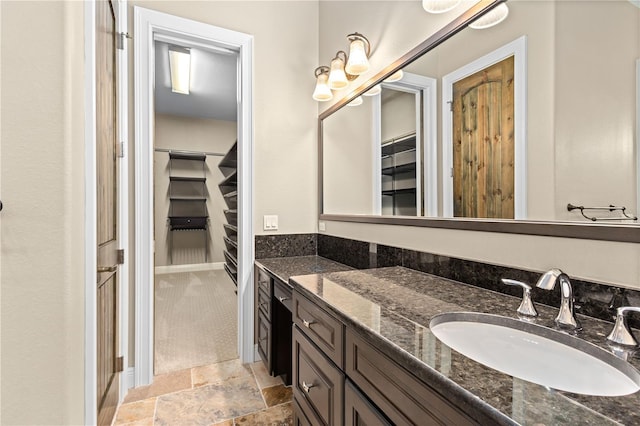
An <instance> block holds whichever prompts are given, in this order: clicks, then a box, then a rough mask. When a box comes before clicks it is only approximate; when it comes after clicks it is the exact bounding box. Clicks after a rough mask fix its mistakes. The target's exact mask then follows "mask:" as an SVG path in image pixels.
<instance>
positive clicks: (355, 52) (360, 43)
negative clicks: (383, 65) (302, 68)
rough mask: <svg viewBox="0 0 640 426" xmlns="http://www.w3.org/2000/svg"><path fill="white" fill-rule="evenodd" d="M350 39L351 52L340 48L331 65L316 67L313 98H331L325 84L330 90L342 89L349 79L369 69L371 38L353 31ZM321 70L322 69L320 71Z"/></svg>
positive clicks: (322, 99) (321, 99) (349, 36)
mask: <svg viewBox="0 0 640 426" xmlns="http://www.w3.org/2000/svg"><path fill="white" fill-rule="evenodd" d="M347 38H348V39H349V42H350V44H349V54H348V55H347V54H346V52H345V51H343V50H339V51H338V53H336V56H335V57H334V58H333V59H332V60H331V64H330V66H329V67H327V66H324V65H323V66H321V67H318V68H316V72H315V75H316V88H315V90H314V92H313V99H315V100H319V101H325V100H329V99H331V98H332V97H333V95H331V97H329V96H328V94H327V93H326V90H325V88H324V85H325V84H326V85H327V87H328V88H329V89H330V90H341V89H344V88H345V87H347V86H348V85H349V81H351V80H355V79H356V78H358V76H359V75H360V74H362V73H365V72H367V71H368V70H369V54H370V53H371V45H370V43H369V40H367V38H366V37H365V36H363V35H362V34H360V33H352V34H349V35H348V36H347ZM319 70H321V71H319Z"/></svg>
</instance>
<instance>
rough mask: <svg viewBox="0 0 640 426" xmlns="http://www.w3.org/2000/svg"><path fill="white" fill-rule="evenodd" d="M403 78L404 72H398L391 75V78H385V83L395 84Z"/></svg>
mask: <svg viewBox="0 0 640 426" xmlns="http://www.w3.org/2000/svg"><path fill="white" fill-rule="evenodd" d="M402 77H404V72H403V71H402V70H398V71H396V72H394V73H393V74H391V75H390V76H389V77H387V78H385V80H384V81H385V83H393V82H395V81H400V80H402Z"/></svg>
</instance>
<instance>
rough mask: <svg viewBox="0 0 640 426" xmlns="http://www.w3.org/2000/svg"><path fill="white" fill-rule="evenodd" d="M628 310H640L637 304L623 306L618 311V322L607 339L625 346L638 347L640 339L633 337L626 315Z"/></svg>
mask: <svg viewBox="0 0 640 426" xmlns="http://www.w3.org/2000/svg"><path fill="white" fill-rule="evenodd" d="M628 312H640V308H638V307H636V306H622V307H620V308H618V309H617V311H616V323H615V325H614V326H613V330H611V333H609V335H608V336H607V340H609V341H611V342H613V343H617V344H619V345H623V346H631V347H638V341H637V340H636V339H635V337H633V334H632V333H631V330H629V326H628V325H627V320H626V315H627V313H628Z"/></svg>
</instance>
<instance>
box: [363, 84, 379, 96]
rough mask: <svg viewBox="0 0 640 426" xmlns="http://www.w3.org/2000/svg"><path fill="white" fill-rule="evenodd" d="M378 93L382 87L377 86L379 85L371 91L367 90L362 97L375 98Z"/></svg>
mask: <svg viewBox="0 0 640 426" xmlns="http://www.w3.org/2000/svg"><path fill="white" fill-rule="evenodd" d="M380 92H382V86H381V85H379V84H376V85H375V86H373V87H372V88H371V89H369V90H367V91H366V92H364V93H363V95H364V96H375V95H377V94H378V93H380Z"/></svg>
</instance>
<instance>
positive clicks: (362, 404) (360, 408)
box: [344, 380, 391, 426]
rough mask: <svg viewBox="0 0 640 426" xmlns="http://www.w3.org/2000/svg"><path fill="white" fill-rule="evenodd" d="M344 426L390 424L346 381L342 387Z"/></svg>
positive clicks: (384, 425) (380, 425)
mask: <svg viewBox="0 0 640 426" xmlns="http://www.w3.org/2000/svg"><path fill="white" fill-rule="evenodd" d="M344 424H345V426H391V423H390V422H389V421H387V419H385V417H384V416H383V415H382V413H380V411H378V409H377V408H376V407H374V406H373V405H372V404H371V403H370V402H369V401H368V400H367V398H365V397H364V396H363V395H362V394H361V393H360V391H359V390H358V389H356V387H355V385H354V384H353V383H351V381H350V380H347V382H346V383H345V386H344Z"/></svg>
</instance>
